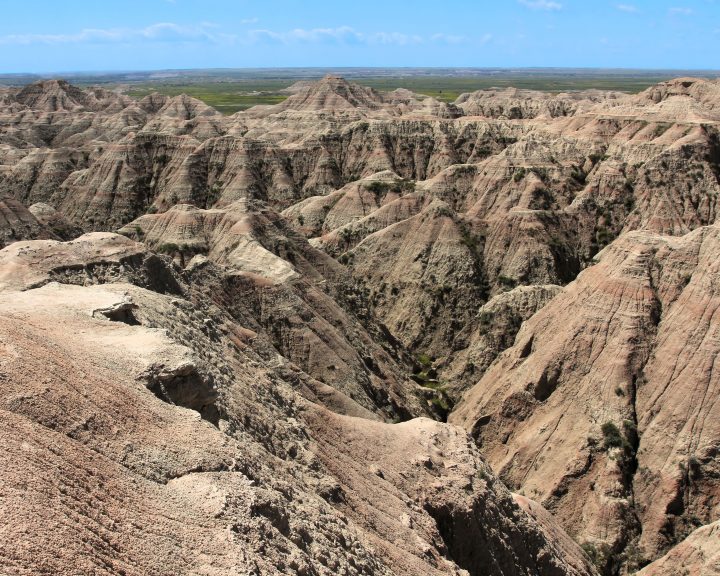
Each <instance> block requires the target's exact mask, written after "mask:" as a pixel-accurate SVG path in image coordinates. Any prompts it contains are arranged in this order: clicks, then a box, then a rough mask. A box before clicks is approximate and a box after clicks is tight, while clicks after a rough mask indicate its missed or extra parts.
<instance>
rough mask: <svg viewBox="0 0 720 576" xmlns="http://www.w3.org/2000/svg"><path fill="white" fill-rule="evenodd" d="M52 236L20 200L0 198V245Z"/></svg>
mask: <svg viewBox="0 0 720 576" xmlns="http://www.w3.org/2000/svg"><path fill="white" fill-rule="evenodd" d="M54 236H55V235H54V234H53V232H52V231H51V230H50V229H49V228H48V227H47V226H45V225H44V224H43V223H42V222H40V221H39V220H38V219H37V218H36V217H35V215H34V214H33V213H32V211H30V210H28V209H27V208H26V207H25V206H24V205H23V204H22V203H21V202H19V201H18V200H16V199H15V198H0V247H4V246H6V245H7V244H11V243H12V242H16V241H18V240H32V239H35V238H53V237H54Z"/></svg>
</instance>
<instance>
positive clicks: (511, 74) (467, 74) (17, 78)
mask: <svg viewBox="0 0 720 576" xmlns="http://www.w3.org/2000/svg"><path fill="white" fill-rule="evenodd" d="M328 73H332V74H338V75H341V76H344V77H346V78H348V79H351V80H352V81H353V82H356V83H359V84H362V85H365V86H370V87H372V88H375V89H377V90H380V91H382V92H388V91H391V90H395V89H396V88H407V89H408V90H412V91H413V92H416V93H418V94H424V95H427V96H431V97H433V98H437V99H438V100H442V101H444V102H453V101H454V100H455V99H457V97H458V96H460V94H463V93H465V92H473V91H475V90H483V89H488V88H494V87H495V88H506V87H511V86H512V87H515V88H525V89H531V90H541V91H545V92H554V93H558V92H568V91H576V90H587V89H593V88H594V89H598V90H616V91H620V92H627V93H637V92H641V91H642V90H644V89H646V88H648V87H649V86H652V85H654V84H657V83H658V82H662V81H664V80H669V79H671V78H677V77H679V76H701V77H718V76H720V72H718V71H710V70H620V69H607V70H605V69H571V68H526V69H519V68H516V69H490V68H460V69H457V68H344V69H322V68H286V69H281V68H278V69H270V68H267V69H237V70H233V69H227V70H226V69H217V70H165V71H152V72H108V73H102V72H99V73H83V74H77V73H67V74H59V75H56V76H59V77H63V78H65V79H67V80H69V81H70V82H72V83H74V84H78V85H80V86H89V85H102V86H104V87H106V88H110V89H114V90H117V91H120V92H123V93H125V94H128V95H129V96H132V97H138V98H140V97H143V96H146V95H147V94H150V93H152V92H159V93H161V94H166V95H168V96H176V95H178V94H183V93H184V94H188V95H190V96H193V97H195V98H198V99H200V100H202V101H203V102H205V103H206V104H208V105H209V106H212V107H214V108H216V109H217V110H218V111H220V112H222V113H223V114H234V113H235V112H238V111H241V110H247V109H248V108H251V107H252V106H256V105H259V104H265V105H267V104H278V103H280V102H282V101H283V100H285V98H287V97H288V96H289V93H288V92H287V91H285V89H286V88H288V87H289V86H291V85H292V84H294V83H295V82H297V81H300V80H317V79H319V78H321V77H322V76H324V75H325V74H328ZM42 77H43V76H38V75H0V86H2V85H22V84H27V83H29V82H33V81H35V80H38V79H40V78H42Z"/></svg>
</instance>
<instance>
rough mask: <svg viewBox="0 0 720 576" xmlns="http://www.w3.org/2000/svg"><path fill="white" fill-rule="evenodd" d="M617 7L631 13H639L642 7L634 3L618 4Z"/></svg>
mask: <svg viewBox="0 0 720 576" xmlns="http://www.w3.org/2000/svg"><path fill="white" fill-rule="evenodd" d="M615 8H617V9H618V10H620V11H621V12H628V13H630V14H637V13H638V12H640V9H639V8H638V7H637V6H634V5H633V4H617V5H616V6H615Z"/></svg>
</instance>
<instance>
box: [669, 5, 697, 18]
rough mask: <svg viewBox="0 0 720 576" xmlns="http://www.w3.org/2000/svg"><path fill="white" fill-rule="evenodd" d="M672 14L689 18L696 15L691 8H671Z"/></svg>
mask: <svg viewBox="0 0 720 576" xmlns="http://www.w3.org/2000/svg"><path fill="white" fill-rule="evenodd" d="M670 14H679V15H681V16H689V15H690V14H694V11H693V10H692V9H691V8H683V7H675V8H670Z"/></svg>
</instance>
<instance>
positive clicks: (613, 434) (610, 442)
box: [600, 422, 625, 450]
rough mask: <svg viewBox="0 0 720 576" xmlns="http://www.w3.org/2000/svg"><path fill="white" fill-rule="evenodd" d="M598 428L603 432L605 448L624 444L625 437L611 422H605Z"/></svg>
mask: <svg viewBox="0 0 720 576" xmlns="http://www.w3.org/2000/svg"><path fill="white" fill-rule="evenodd" d="M600 429H601V430H602V433H603V446H604V447H605V449H606V450H609V449H610V448H622V447H623V446H624V445H625V438H624V437H623V435H622V434H621V433H620V429H619V428H618V427H617V426H616V425H615V424H614V423H613V422H605V423H604V424H603V425H602V426H601V427H600Z"/></svg>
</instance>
